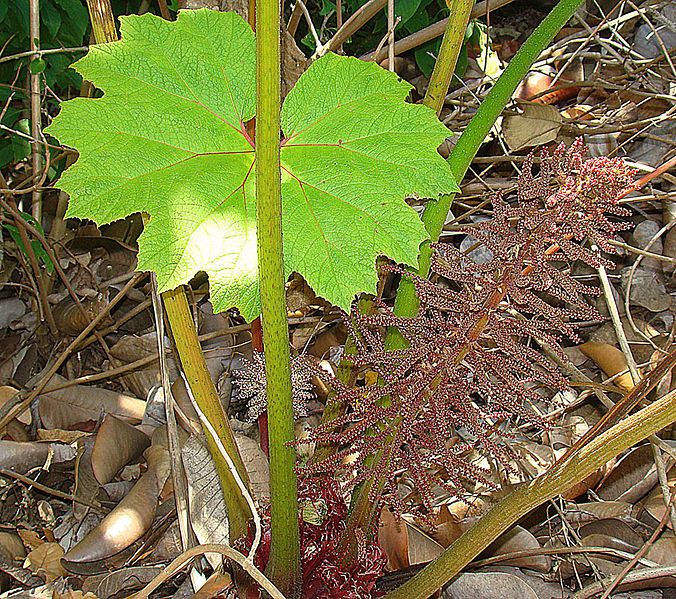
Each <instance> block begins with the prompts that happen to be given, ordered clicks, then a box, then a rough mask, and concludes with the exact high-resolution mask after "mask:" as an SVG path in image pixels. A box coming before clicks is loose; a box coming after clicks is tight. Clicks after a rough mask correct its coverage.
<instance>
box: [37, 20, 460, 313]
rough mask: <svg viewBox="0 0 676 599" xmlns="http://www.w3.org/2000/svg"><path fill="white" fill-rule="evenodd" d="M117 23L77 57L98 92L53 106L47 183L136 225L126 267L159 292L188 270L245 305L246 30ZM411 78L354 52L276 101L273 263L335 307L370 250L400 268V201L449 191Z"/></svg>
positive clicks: (250, 249) (105, 215)
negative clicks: (66, 157) (280, 209)
mask: <svg viewBox="0 0 676 599" xmlns="http://www.w3.org/2000/svg"><path fill="white" fill-rule="evenodd" d="M121 20H122V40H121V41H119V42H115V43H112V44H106V45H101V46H95V47H93V48H92V49H91V51H90V52H89V54H88V55H87V56H86V57H85V58H83V59H82V60H80V61H79V62H78V63H76V65H75V68H76V69H77V70H78V71H79V72H80V73H81V74H82V76H83V77H84V78H86V79H88V80H90V81H92V82H93V83H94V84H95V85H96V86H97V87H99V88H100V89H102V90H103V91H104V95H103V97H102V98H98V99H85V98H78V99H75V100H71V101H69V102H65V103H64V104H63V105H62V108H61V112H60V114H59V115H58V116H57V117H56V118H55V119H54V122H53V123H52V125H51V126H50V128H49V133H50V134H51V135H53V136H55V137H56V138H58V139H59V140H60V141H61V142H62V143H64V144H66V145H68V146H71V147H73V148H75V149H77V150H78V151H79V152H80V158H79V159H78V161H77V162H76V163H75V165H74V166H72V167H71V168H70V169H69V170H68V171H66V172H65V173H64V175H63V177H62V178H61V182H60V186H61V188H62V189H64V190H65V191H66V192H68V193H69V195H70V197H71V199H70V206H69V211H68V216H71V217H78V218H88V219H92V220H94V221H96V222H97V223H99V224H103V223H108V222H111V221H114V220H117V219H120V218H123V217H125V216H127V215H129V214H132V213H135V212H145V213H147V214H148V215H149V216H150V219H149V222H148V224H147V226H146V228H145V230H144V232H143V234H142V236H141V238H140V239H139V264H138V267H139V269H142V270H152V271H154V272H156V273H157V279H158V283H159V286H160V288H161V289H162V290H166V289H171V288H173V287H175V286H177V285H179V284H181V283H185V282H187V281H188V280H189V279H190V278H191V277H192V276H193V275H194V274H195V273H197V272H198V271H205V272H206V273H207V274H208V275H209V278H210V285H211V295H212V301H213V303H214V308H215V309H216V310H224V309H227V308H230V307H233V306H236V307H238V308H239V309H240V311H241V312H242V314H243V315H244V316H245V317H246V318H247V319H250V318H253V317H255V316H257V315H258V313H259V297H258V285H257V264H256V233H255V182H254V178H255V177H254V170H255V169H254V161H255V155H254V149H253V146H252V143H251V141H250V139H249V137H248V136H247V134H246V129H245V126H244V124H245V123H246V122H247V121H248V120H250V119H251V118H252V117H253V116H254V110H255V40H254V36H253V33H252V31H251V29H250V28H249V26H248V25H247V23H246V22H245V21H244V20H242V19H241V18H240V17H238V16H237V15H235V14H234V13H218V12H213V11H208V10H198V11H185V12H180V13H179V16H178V19H177V20H176V21H175V22H173V23H172V22H167V21H163V20H161V19H159V18H157V17H154V16H152V15H149V14H147V15H143V16H141V17H136V16H134V17H126V18H124V19H121ZM409 90H410V86H409V85H408V84H407V83H404V82H402V81H400V80H398V79H397V77H396V76H395V75H393V74H391V73H388V72H386V71H384V70H382V69H381V68H380V67H378V66H377V65H374V64H370V63H364V62H362V61H359V60H357V59H354V58H345V57H338V56H336V55H333V54H330V55H327V56H325V57H324V58H321V59H320V60H318V61H317V62H315V63H314V64H313V65H312V66H311V67H310V68H309V69H308V71H307V72H306V73H305V74H304V75H303V76H302V77H301V78H300V80H299V81H298V83H297V84H296V87H295V88H294V89H293V90H292V91H291V93H290V94H289V95H288V97H287V99H286V102H285V103H284V108H283V111H282V127H283V133H284V136H285V137H284V139H283V140H282V149H281V159H282V169H283V170H282V198H283V204H284V242H285V265H286V269H287V272H288V273H289V274H290V273H291V272H294V271H297V272H300V273H301V274H303V276H304V277H305V278H306V280H307V281H308V283H309V284H310V285H311V286H312V287H313V288H314V289H315V291H316V292H317V293H318V294H320V295H322V296H324V297H325V298H326V299H328V300H329V301H331V302H333V303H335V304H337V305H339V306H341V307H343V308H346V309H347V308H349V305H350V302H351V301H352V299H353V297H354V294H355V293H357V292H359V291H364V290H371V291H372V290H373V289H374V287H375V283H376V273H375V258H376V257H377V256H379V255H386V256H388V257H390V258H392V259H393V260H395V261H397V262H404V263H407V264H414V263H415V262H416V260H417V255H418V248H419V245H420V243H421V242H422V241H423V240H424V239H425V238H426V235H425V231H424V228H423V226H422V224H421V223H420V220H419V218H418V217H417V215H416V214H415V212H414V211H413V210H412V209H411V208H410V207H408V206H407V204H406V203H405V201H404V199H405V197H407V196H411V195H418V196H420V197H429V198H435V197H437V196H438V195H439V194H441V193H450V192H453V191H456V190H457V186H456V185H455V183H454V181H453V180H452V178H451V175H450V171H449V168H448V166H447V164H446V162H445V161H444V160H443V159H442V158H441V157H440V156H439V155H438V153H437V152H436V148H437V146H438V145H439V144H440V143H441V142H442V141H443V139H444V138H445V137H446V135H447V134H448V132H447V130H446V128H445V127H444V126H443V125H442V124H441V123H439V121H438V120H437V119H436V117H435V115H434V114H433V113H432V112H431V111H429V110H428V109H426V108H424V107H422V106H418V105H413V104H407V103H406V102H405V98H406V96H407V95H408V93H409Z"/></svg>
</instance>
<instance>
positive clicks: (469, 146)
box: [391, 0, 582, 348]
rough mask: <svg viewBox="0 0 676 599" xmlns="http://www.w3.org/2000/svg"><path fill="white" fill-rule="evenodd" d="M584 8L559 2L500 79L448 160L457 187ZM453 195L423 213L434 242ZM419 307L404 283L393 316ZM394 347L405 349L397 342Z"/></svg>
mask: <svg viewBox="0 0 676 599" xmlns="http://www.w3.org/2000/svg"><path fill="white" fill-rule="evenodd" d="M580 4H582V0H559V3H558V4H557V5H556V6H555V7H554V9H553V10H552V11H551V12H550V13H549V14H548V15H547V16H546V17H545V19H544V20H543V21H542V23H540V25H538V27H537V28H536V29H535V31H533V33H531V35H530V36H529V37H528V39H527V40H526V41H525V42H524V44H523V46H521V48H519V51H518V52H517V53H516V54H515V56H514V57H513V58H512V60H511V61H510V62H509V65H507V68H506V69H505V70H504V72H503V73H502V74H501V75H500V77H499V78H498V80H497V82H496V83H495V85H494V86H493V88H492V89H491V91H490V92H489V93H488V95H487V96H486V98H485V99H484V101H483V102H482V103H481V106H479V110H477V113H476V114H475V115H474V117H473V118H472V120H471V121H470V122H469V124H468V125H467V127H466V128H465V130H464V131H463V132H462V135H461V136H460V138H459V139H458V143H457V144H456V145H455V147H454V148H453V151H452V152H451V155H450V156H449V157H448V163H449V166H450V167H451V173H452V174H453V177H454V178H455V180H456V182H457V183H458V185H459V184H460V183H461V182H462V179H463V177H464V176H465V173H466V172H467V169H468V168H469V166H470V164H472V160H473V159H474V157H475V156H476V154H477V152H478V151H479V148H480V147H481V144H482V143H483V141H484V139H486V136H487V135H488V133H489V132H490V130H491V128H492V127H493V125H494V124H495V121H496V120H497V119H498V117H499V116H500V114H501V113H502V111H503V109H504V108H505V106H506V105H507V102H509V100H510V99H511V97H512V95H513V94H514V91H515V90H516V88H517V86H518V85H519V83H520V82H521V80H522V79H523V78H524V77H525V76H526V74H527V73H528V70H529V69H530V68H531V66H532V64H533V63H534V62H535V61H536V60H537V58H538V56H540V54H541V53H542V51H543V50H544V49H545V48H546V47H547V46H548V45H549V44H550V42H551V41H552V40H553V39H554V36H555V35H556V34H557V33H558V32H559V31H560V30H561V28H562V27H563V26H564V25H565V24H566V23H567V22H568V20H569V19H570V18H571V17H572V16H573V14H575V11H576V10H577V8H578V7H579V6H580ZM453 198H454V195H453V194H451V195H444V196H441V197H440V198H439V199H438V200H437V201H436V202H428V203H427V205H426V206H425V210H424V211H423V215H422V221H423V223H424V225H425V228H426V229H427V234H428V235H429V237H430V241H431V242H436V241H439V236H440V235H441V231H442V229H443V227H444V223H445V222H446V216H447V215H448V211H449V210H450V208H451V202H452V201H453ZM431 258H432V250H431V248H430V245H429V243H426V244H425V245H424V246H423V247H422V248H421V251H420V257H419V258H418V269H417V271H416V272H417V273H418V274H419V275H420V276H422V277H426V276H427V275H428V274H429V271H430V261H431ZM419 307H420V303H419V302H418V298H417V296H416V294H415V286H414V285H413V283H412V282H411V281H408V280H405V281H402V282H401V283H400V284H399V289H398V290H397V297H396V300H395V304H394V312H395V314H397V315H398V316H415V315H416V314H417V313H418V308H419ZM397 337H398V339H397V341H398V343H402V342H403V340H401V338H400V336H397ZM391 347H393V348H396V347H402V346H401V345H397V344H396V342H393V343H392V344H391Z"/></svg>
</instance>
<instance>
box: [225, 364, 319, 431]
mask: <svg viewBox="0 0 676 599" xmlns="http://www.w3.org/2000/svg"><path fill="white" fill-rule="evenodd" d="M242 361H243V363H244V368H242V369H240V370H233V371H232V376H233V382H234V384H235V391H236V393H237V399H238V400H239V401H241V400H244V401H245V402H246V405H247V409H246V413H245V414H244V420H245V421H246V422H255V421H256V420H257V419H258V417H259V416H260V415H261V414H262V413H263V412H265V410H267V408H268V400H267V394H266V377H265V354H263V352H254V354H253V360H247V359H246V358H243V359H242ZM313 376H314V372H313V370H312V368H311V367H310V365H309V362H307V361H305V360H304V359H303V358H300V357H295V358H292V360H291V387H292V393H293V413H294V416H295V417H296V418H302V417H304V416H307V402H308V401H311V400H312V399H314V398H315V392H314V386H313V384H312V377H313Z"/></svg>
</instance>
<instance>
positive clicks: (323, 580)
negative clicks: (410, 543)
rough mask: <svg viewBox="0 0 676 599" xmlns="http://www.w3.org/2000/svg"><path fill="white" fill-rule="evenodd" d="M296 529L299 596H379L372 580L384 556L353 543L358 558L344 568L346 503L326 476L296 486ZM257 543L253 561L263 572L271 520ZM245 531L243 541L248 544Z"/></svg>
mask: <svg viewBox="0 0 676 599" xmlns="http://www.w3.org/2000/svg"><path fill="white" fill-rule="evenodd" d="M298 498H299V504H300V514H299V526H300V543H301V561H302V574H303V580H302V593H303V597H305V598H306V599H370V598H372V597H378V596H379V593H378V592H377V591H376V588H375V587H376V581H377V580H378V578H380V576H382V574H383V571H384V568H385V564H386V563H387V556H386V555H385V553H384V551H383V550H382V549H381V548H380V547H379V546H378V545H377V544H376V543H372V542H369V543H365V542H364V543H357V545H358V555H357V556H356V559H354V560H348V561H350V562H351V563H350V565H344V564H343V561H344V557H345V554H344V552H343V550H342V549H341V546H340V542H341V538H342V535H343V532H344V531H345V526H346V522H347V505H346V504H345V501H344V499H343V497H342V496H341V494H340V488H339V485H338V484H337V483H336V482H335V480H333V479H331V478H327V477H322V478H314V479H308V478H306V479H304V480H302V481H300V482H299V488H298ZM263 526H264V531H263V537H262V539H261V545H260V547H259V549H258V551H257V553H256V557H255V560H254V563H255V564H256V566H257V567H258V568H259V569H261V570H264V569H265V566H266V565H267V562H268V558H269V556H270V521H269V519H264V521H263ZM252 539H253V532H252V531H250V533H249V539H248V543H249V545H250V544H251V542H252Z"/></svg>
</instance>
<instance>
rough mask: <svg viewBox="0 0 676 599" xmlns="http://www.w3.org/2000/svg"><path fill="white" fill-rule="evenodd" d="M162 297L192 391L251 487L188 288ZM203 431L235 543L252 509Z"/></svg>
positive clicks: (245, 525)
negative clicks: (199, 333)
mask: <svg viewBox="0 0 676 599" xmlns="http://www.w3.org/2000/svg"><path fill="white" fill-rule="evenodd" d="M162 300H163V302H164V309H165V311H166V313H167V319H168V320H169V326H170V328H171V333H172V335H173V337H174V343H175V344H176V350H177V351H178V355H179V358H180V360H181V366H182V367H183V372H184V373H185V378H186V380H187V381H188V384H189V385H190V390H191V391H192V394H193V396H194V398H195V401H196V402H197V405H198V406H199V408H200V410H202V412H203V413H204V415H205V416H206V417H207V419H208V420H209V422H210V423H211V425H212V426H213V427H214V429H215V430H216V432H217V433H218V437H219V439H220V440H221V442H222V443H223V447H224V448H225V450H226V451H227V452H228V455H229V456H230V459H231V460H232V461H233V463H234V465H235V468H236V469H237V473H238V474H239V476H240V478H241V479H242V480H243V481H244V484H245V485H247V486H249V476H248V474H247V472H246V468H245V467H244V463H243V462H242V458H241V456H240V454H239V449H238V448H237V443H236V441H235V437H234V435H233V433H232V429H231V428H230V422H229V421H228V418H227V416H226V415H225V411H224V410H223V405H222V404H221V401H220V399H219V397H218V393H216V389H215V388H214V383H213V381H212V380H211V375H210V374H209V369H208V368H207V364H206V362H205V360H204V354H203V353H202V346H201V345H200V342H199V339H198V338H197V330H196V329H195V323H194V322H193V319H192V314H191V311H190V306H189V304H188V298H187V297H186V295H185V290H184V288H183V287H178V288H176V289H173V290H172V291H165V292H164V293H163V294H162ZM204 434H205V436H206V440H207V446H208V448H209V453H211V457H212V458H213V460H214V465H215V467H216V473H217V474H218V478H219V480H220V483H221V488H222V490H223V498H224V499H225V503H226V505H227V506H228V524H229V537H230V541H231V542H234V541H235V540H236V539H239V538H241V537H243V536H245V535H246V533H247V523H248V522H249V520H250V519H251V511H250V510H249V506H248V505H247V503H246V500H245V499H244V497H243V496H242V493H241V491H240V489H239V486H238V485H237V481H236V480H235V477H234V476H233V474H232V472H231V471H230V467H229V466H228V463H227V461H226V460H225V458H224V457H223V456H222V455H221V452H220V450H219V448H218V445H217V444H216V441H215V440H214V439H213V437H212V436H211V435H210V434H209V432H208V431H204Z"/></svg>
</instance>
